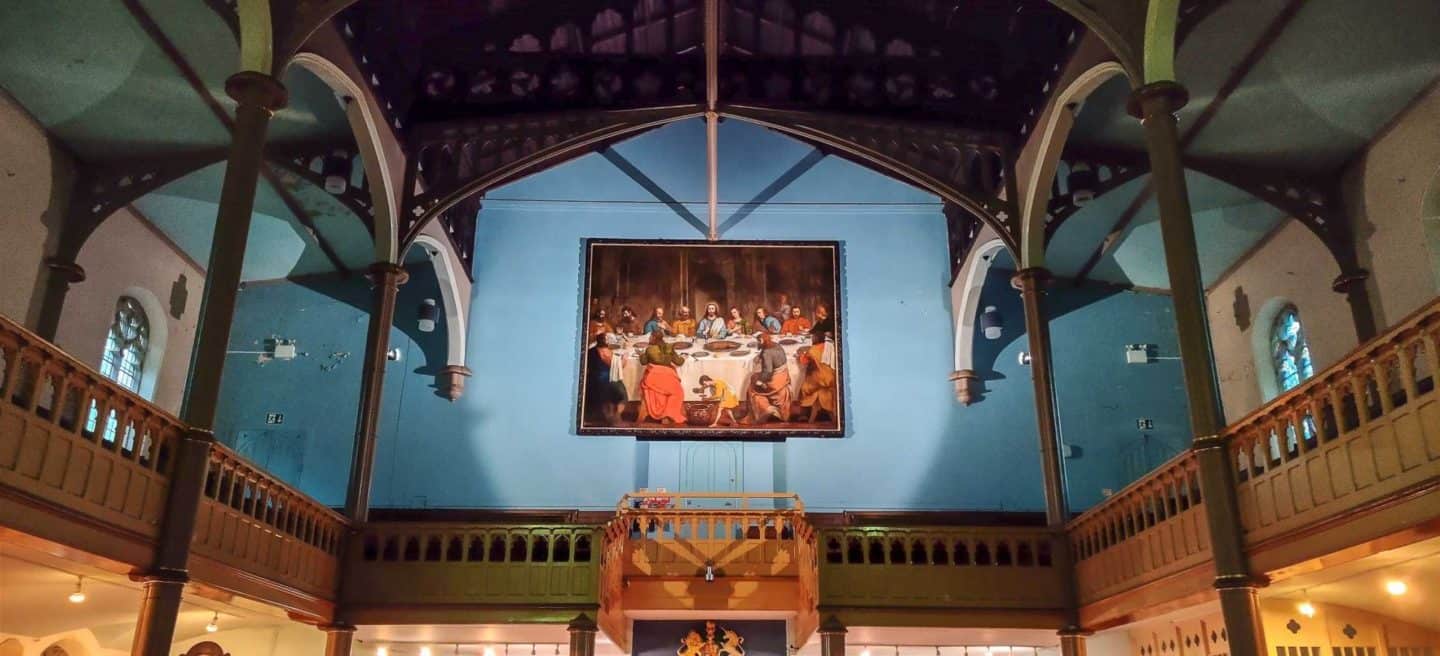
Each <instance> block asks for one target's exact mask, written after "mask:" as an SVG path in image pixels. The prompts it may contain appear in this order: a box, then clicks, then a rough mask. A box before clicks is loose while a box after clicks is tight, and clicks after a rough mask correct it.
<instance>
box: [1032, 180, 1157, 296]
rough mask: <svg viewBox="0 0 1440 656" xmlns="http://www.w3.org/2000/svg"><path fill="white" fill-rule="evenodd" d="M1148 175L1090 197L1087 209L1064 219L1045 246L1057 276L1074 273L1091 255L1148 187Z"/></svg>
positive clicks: (1047, 261) (1048, 261)
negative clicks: (1048, 243)
mask: <svg viewBox="0 0 1440 656" xmlns="http://www.w3.org/2000/svg"><path fill="white" fill-rule="evenodd" d="M1149 182H1150V177H1149V176H1142V177H1140V178H1137V179H1135V180H1131V181H1130V182H1128V183H1126V184H1124V185H1122V186H1120V187H1119V188H1117V189H1115V190H1113V191H1111V192H1110V193H1108V194H1105V195H1102V196H1100V197H1099V198H1096V199H1095V200H1093V201H1091V202H1090V204H1089V205H1086V206H1085V208H1084V209H1082V210H1080V211H1079V212H1076V213H1075V214H1073V215H1071V216H1070V218H1068V219H1065V222H1064V223H1062V224H1061V225H1060V229H1059V230H1058V231H1056V233H1055V236H1054V238H1052V239H1051V240H1050V245H1049V246H1048V247H1047V248H1046V250H1045V262H1046V264H1047V265H1048V266H1049V267H1050V271H1051V272H1053V273H1054V274H1055V275H1058V276H1065V277H1073V276H1076V275H1078V274H1079V273H1080V269H1081V267H1084V266H1085V262H1086V261H1088V260H1089V259H1090V254H1091V253H1093V252H1095V249H1096V248H1097V247H1099V245H1100V242H1101V241H1102V240H1104V239H1105V235H1107V234H1109V233H1110V229H1111V228H1113V227H1114V226H1115V222H1116V221H1117V220H1118V219H1119V217H1120V214H1121V213H1122V212H1124V211H1125V208H1127V207H1129V206H1130V203H1132V202H1134V201H1135V197H1136V196H1138V195H1139V194H1140V192H1141V191H1143V190H1145V188H1146V187H1147V186H1148V184H1149Z"/></svg>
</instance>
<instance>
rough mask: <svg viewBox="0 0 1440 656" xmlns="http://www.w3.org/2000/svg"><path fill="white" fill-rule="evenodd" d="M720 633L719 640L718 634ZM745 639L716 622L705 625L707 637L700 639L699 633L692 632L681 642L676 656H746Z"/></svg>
mask: <svg viewBox="0 0 1440 656" xmlns="http://www.w3.org/2000/svg"><path fill="white" fill-rule="evenodd" d="M717 632H718V633H719V634H720V635H719V637H718V638H717V636H716V633H717ZM744 642H745V639H744V638H742V637H740V634H738V633H736V632H734V631H731V630H729V629H724V628H720V627H718V626H716V625H715V622H713V621H709V622H706V623H705V637H703V638H702V637H700V633H699V632H697V631H691V632H690V633H689V634H688V635H686V636H685V639H683V640H681V641H680V649H678V650H676V651H675V654H676V656H745V648H744V647H742V646H741V645H742V644H744Z"/></svg>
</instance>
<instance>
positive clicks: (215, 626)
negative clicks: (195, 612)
mask: <svg viewBox="0 0 1440 656" xmlns="http://www.w3.org/2000/svg"><path fill="white" fill-rule="evenodd" d="M219 630H220V613H215V616H214V617H211V618H210V623H209V624H206V625H205V632H206V633H214V632H216V631H219Z"/></svg>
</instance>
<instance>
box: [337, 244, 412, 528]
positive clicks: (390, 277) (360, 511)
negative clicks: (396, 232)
mask: <svg viewBox="0 0 1440 656" xmlns="http://www.w3.org/2000/svg"><path fill="white" fill-rule="evenodd" d="M369 275H370V281H371V282H372V283H374V285H375V288H374V293H375V297H374V304H373V306H372V307H371V310H370V332H369V333H368V334H367V335H366V336H365V362H364V367H365V368H364V370H363V371H362V373H361V374H360V408H359V410H358V416H357V417H356V418H355V450H354V451H353V453H352V454H351V457H350V487H349V489H348V490H347V491H346V493H345V515H346V516H347V517H349V518H350V520H351V521H352V522H354V523H355V525H356V526H359V525H360V524H364V523H365V522H366V521H367V520H368V519H369V518H370V479H371V477H372V475H373V472H374V468H375V433H376V432H377V430H378V427H379V425H380V405H381V404H382V403H383V402H384V400H385V399H384V397H385V363H386V362H387V358H386V352H387V351H389V350H390V326H392V325H394V324H395V295H396V294H397V293H398V292H399V290H400V285H403V284H405V282H406V281H408V280H409V279H410V274H409V273H406V272H405V269H404V268H403V267H401V266H400V265H398V264H391V263H389V262H376V263H375V264H372V265H370V274H369Z"/></svg>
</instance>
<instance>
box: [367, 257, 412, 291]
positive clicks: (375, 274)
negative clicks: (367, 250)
mask: <svg viewBox="0 0 1440 656" xmlns="http://www.w3.org/2000/svg"><path fill="white" fill-rule="evenodd" d="M365 277H367V278H369V279H370V282H372V283H374V284H376V285H383V284H389V285H394V286H396V287H399V286H401V285H404V284H405V283H407V282H410V272H409V271H406V270H405V267H402V266H400V265H398V264H395V263H393V262H376V263H374V264H372V265H370V268H368V269H366V270H365Z"/></svg>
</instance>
